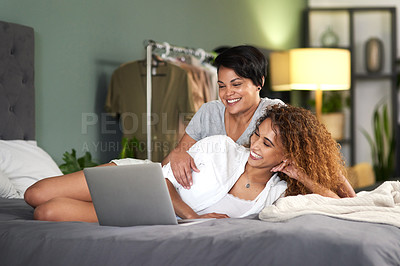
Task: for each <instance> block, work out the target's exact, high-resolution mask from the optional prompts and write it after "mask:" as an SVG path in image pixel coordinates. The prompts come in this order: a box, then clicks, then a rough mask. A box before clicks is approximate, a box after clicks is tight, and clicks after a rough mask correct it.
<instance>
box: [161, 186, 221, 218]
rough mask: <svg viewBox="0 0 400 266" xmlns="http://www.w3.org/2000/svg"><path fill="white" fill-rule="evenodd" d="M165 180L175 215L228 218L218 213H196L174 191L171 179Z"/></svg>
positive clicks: (182, 216)
mask: <svg viewBox="0 0 400 266" xmlns="http://www.w3.org/2000/svg"><path fill="white" fill-rule="evenodd" d="M165 181H166V182H167V187H168V191H169V195H170V197H171V200H172V205H173V206H174V211H175V213H176V215H178V216H179V217H181V218H184V219H199V218H229V216H228V215H226V214H220V213H207V214H203V215H198V214H197V213H195V212H194V211H193V209H192V208H190V207H189V205H187V204H186V203H185V202H184V201H183V200H182V198H181V196H179V194H178V192H177V191H176V189H175V187H174V185H172V183H171V181H169V180H168V179H165Z"/></svg>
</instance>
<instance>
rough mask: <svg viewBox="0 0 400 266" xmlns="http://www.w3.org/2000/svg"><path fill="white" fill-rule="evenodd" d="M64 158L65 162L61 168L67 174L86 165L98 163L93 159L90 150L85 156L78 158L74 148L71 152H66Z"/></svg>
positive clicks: (90, 165) (91, 165)
mask: <svg viewBox="0 0 400 266" xmlns="http://www.w3.org/2000/svg"><path fill="white" fill-rule="evenodd" d="M62 159H63V161H64V162H65V163H64V164H61V165H60V166H59V168H60V170H61V172H63V174H65V175H66V174H70V173H74V172H77V171H80V170H83V168H85V167H93V166H97V165H98V164H97V163H95V162H93V161H92V155H91V154H90V153H89V152H86V153H85V155H84V156H83V157H81V158H79V159H77V158H76V151H75V149H72V152H71V153H69V152H65V153H64V154H63V158H62Z"/></svg>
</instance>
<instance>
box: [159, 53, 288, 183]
mask: <svg viewBox="0 0 400 266" xmlns="http://www.w3.org/2000/svg"><path fill="white" fill-rule="evenodd" d="M215 64H216V66H217V69H218V86H219V98H220V99H219V100H216V101H211V102H207V103H204V104H203V105H202V106H201V108H200V109H199V111H198V112H197V113H196V114H195V115H194V116H193V118H192V120H191V121H190V123H189V125H188V126H187V127H186V132H185V134H184V135H183V137H182V139H181V140H180V142H179V144H178V145H177V147H176V148H175V149H174V150H173V151H172V152H171V153H170V154H169V155H168V156H167V157H166V158H165V159H164V161H163V164H167V163H168V162H170V164H171V168H172V171H173V173H174V176H175V178H176V180H177V181H178V183H179V184H181V185H182V186H183V187H185V188H190V186H191V184H192V170H194V171H196V172H197V171H199V170H198V169H197V167H196V165H195V163H194V161H193V158H192V157H191V156H190V155H189V154H188V153H187V152H186V151H187V150H188V149H189V148H190V147H191V146H192V145H193V144H194V143H196V142H197V141H199V140H201V139H203V138H205V137H208V136H213V135H227V136H228V137H230V138H231V139H233V140H234V141H235V142H236V143H237V144H240V145H247V144H248V140H249V136H250V135H251V133H252V132H253V130H254V128H255V123H256V121H257V119H258V118H259V117H260V116H261V115H262V111H263V110H264V109H265V107H267V106H269V105H274V104H283V102H282V101H281V100H279V99H274V100H272V99H269V98H260V90H261V88H262V87H263V86H264V82H265V73H266V70H265V69H266V65H267V62H266V60H265V57H264V55H263V54H262V53H261V52H260V51H259V50H258V49H257V48H255V47H253V46H249V45H241V46H235V47H232V48H229V49H227V50H225V51H224V52H222V53H221V54H220V55H218V56H217V58H216V59H215Z"/></svg>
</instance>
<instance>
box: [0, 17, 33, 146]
mask: <svg viewBox="0 0 400 266" xmlns="http://www.w3.org/2000/svg"><path fill="white" fill-rule="evenodd" d="M0 139H3V140H13V139H23V140H34V139H35V87H34V33H33V29H32V28H30V27H27V26H22V25H18V24H14V23H7V22H2V21H0Z"/></svg>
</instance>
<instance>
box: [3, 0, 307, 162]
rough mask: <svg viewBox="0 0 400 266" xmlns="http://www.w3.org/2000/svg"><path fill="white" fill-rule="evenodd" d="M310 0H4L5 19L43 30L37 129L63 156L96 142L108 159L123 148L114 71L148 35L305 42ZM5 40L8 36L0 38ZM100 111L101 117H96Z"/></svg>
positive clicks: (185, 41)
mask: <svg viewBox="0 0 400 266" xmlns="http://www.w3.org/2000/svg"><path fill="white" fill-rule="evenodd" d="M306 4H307V1H306V0H280V1H276V0H202V1H198V0H169V1H162V0H142V1H139V0H130V1H128V0H113V1H110V0H104V1H98V0H85V1H78V0H69V1H59V0H53V1H50V0H36V1H32V0H2V1H1V3H0V20H2V21H8V22H13V23H19V24H24V25H28V26H31V27H33V28H34V30H35V86H36V125H37V129H36V134H37V141H38V144H39V146H41V147H43V148H44V149H45V150H46V151H47V152H49V153H50V155H51V156H52V157H53V158H54V159H55V160H56V162H57V163H61V162H62V160H61V158H62V154H63V152H64V151H67V150H71V149H72V148H75V149H76V151H77V153H78V155H81V154H83V151H85V150H89V151H90V152H91V153H92V154H93V156H94V159H95V160H96V161H98V162H99V163H104V162H106V161H107V160H109V159H111V158H113V157H114V156H115V155H116V154H118V146H115V145H116V144H115V143H116V141H117V140H118V139H119V138H120V136H119V135H118V134H115V133H114V132H115V131H116V129H117V128H118V125H117V124H116V122H115V121H113V120H112V119H110V117H108V116H106V115H105V114H104V111H103V109H102V108H103V103H104V98H105V95H106V92H107V86H108V82H109V79H110V76H111V74H112V72H113V70H114V69H116V68H117V67H118V65H120V64H121V63H124V62H128V61H132V60H138V59H143V58H144V56H145V50H144V46H143V41H144V40H146V39H154V40H156V41H159V42H163V41H167V42H169V43H171V44H175V45H180V46H188V47H196V48H197V47H201V48H203V49H205V50H208V51H210V50H212V49H213V48H215V47H217V46H220V45H239V44H253V45H256V46H259V47H265V48H274V49H287V48H294V47H298V46H299V45H300V29H301V11H302V10H303V9H304V8H305V7H306ZM0 41H1V40H0ZM96 118H97V119H98V120H97V121H96V120H95V119H96Z"/></svg>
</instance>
